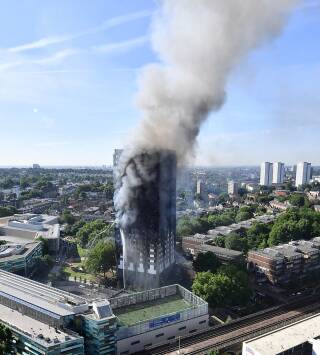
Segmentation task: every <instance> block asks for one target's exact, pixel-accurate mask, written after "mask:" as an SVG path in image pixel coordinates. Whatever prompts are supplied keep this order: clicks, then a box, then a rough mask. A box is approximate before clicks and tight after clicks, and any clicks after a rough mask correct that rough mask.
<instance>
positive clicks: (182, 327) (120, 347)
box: [110, 285, 209, 355]
mask: <svg viewBox="0 0 320 355" xmlns="http://www.w3.org/2000/svg"><path fill="white" fill-rule="evenodd" d="M110 305H111V308H112V310H113V312H114V314H115V315H116V317H117V319H118V324H119V328H118V330H117V333H116V337H117V353H118V354H119V355H126V354H133V353H135V352H140V351H144V350H147V349H151V348H154V347H157V346H159V345H160V344H168V343H170V342H172V341H174V340H175V339H176V338H177V337H179V336H187V335H192V334H193V335H194V334H196V333H197V332H200V331H202V330H204V329H206V328H207V327H208V320H209V318H208V304H207V302H205V301H203V300H202V299H201V298H200V297H198V296H196V295H194V294H193V293H192V292H190V291H188V290H186V289H185V288H183V287H181V286H179V285H170V286H166V287H161V288H158V289H153V290H148V291H143V292H138V293H134V294H130V295H128V296H121V297H118V298H111V299H110Z"/></svg>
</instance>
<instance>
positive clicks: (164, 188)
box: [119, 150, 177, 289]
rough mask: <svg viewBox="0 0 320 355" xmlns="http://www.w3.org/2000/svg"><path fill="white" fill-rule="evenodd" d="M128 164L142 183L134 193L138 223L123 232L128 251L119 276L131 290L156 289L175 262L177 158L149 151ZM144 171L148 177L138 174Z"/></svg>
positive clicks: (168, 152) (125, 253)
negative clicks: (164, 273) (161, 278)
mask: <svg viewBox="0 0 320 355" xmlns="http://www.w3.org/2000/svg"><path fill="white" fill-rule="evenodd" d="M129 165H130V168H131V169H136V173H137V176H139V178H140V179H142V180H143V183H142V185H140V186H137V187H136V188H135V191H134V195H135V198H134V200H133V201H132V204H133V206H132V207H133V209H134V210H135V212H136V219H135V222H134V223H133V224H131V225H130V226H129V227H127V228H124V229H123V230H122V233H123V235H124V238H125V248H124V250H125V252H124V253H123V250H122V253H121V254H122V255H120V263H119V269H122V270H121V271H120V272H119V276H120V277H124V278H125V285H126V287H128V288H130V287H131V288H134V289H148V288H154V287H157V286H158V285H159V281H160V276H161V275H163V272H164V271H166V270H168V268H169V267H170V266H171V265H172V264H173V263H174V261H175V239H176V165H177V163H176V156H175V154H174V153H173V152H171V151H167V150H162V151H156V152H151V153H149V152H147V153H143V154H139V155H137V156H135V157H134V158H132V159H131V161H130V162H129ZM141 168H142V169H143V170H144V172H146V173H147V175H144V174H142V175H139V174H140V173H141ZM150 177H152V178H151V179H150ZM123 268H124V272H123Z"/></svg>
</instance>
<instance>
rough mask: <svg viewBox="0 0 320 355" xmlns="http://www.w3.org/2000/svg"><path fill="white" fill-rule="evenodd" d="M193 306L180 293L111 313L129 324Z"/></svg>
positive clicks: (121, 321) (125, 323) (123, 322)
mask: <svg viewBox="0 0 320 355" xmlns="http://www.w3.org/2000/svg"><path fill="white" fill-rule="evenodd" d="M193 307H194V306H193V305H192V304H190V303H189V302H187V301H186V300H184V299H183V297H182V296H181V295H179V294H176V295H172V296H169V297H165V298H160V299H157V300H154V301H149V302H145V303H139V304H132V305H129V306H126V307H121V308H116V309H114V310H113V313H114V314H115V315H116V316H117V317H118V319H119V321H120V323H121V325H126V326H131V325H133V324H136V323H138V322H144V321H147V320H151V319H154V318H158V317H161V316H165V315H169V314H172V313H178V312H181V311H183V310H186V309H189V308H193Z"/></svg>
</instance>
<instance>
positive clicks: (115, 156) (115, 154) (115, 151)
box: [113, 149, 123, 168]
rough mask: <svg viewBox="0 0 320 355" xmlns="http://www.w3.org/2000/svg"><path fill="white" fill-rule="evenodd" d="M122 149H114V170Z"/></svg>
mask: <svg viewBox="0 0 320 355" xmlns="http://www.w3.org/2000/svg"><path fill="white" fill-rule="evenodd" d="M122 153H123V149H115V150H114V153H113V168H116V167H117V166H118V165H119V161H120V157H121V154H122Z"/></svg>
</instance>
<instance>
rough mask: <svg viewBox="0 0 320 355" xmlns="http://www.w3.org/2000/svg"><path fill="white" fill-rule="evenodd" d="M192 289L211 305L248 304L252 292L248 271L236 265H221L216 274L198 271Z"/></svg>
mask: <svg viewBox="0 0 320 355" xmlns="http://www.w3.org/2000/svg"><path fill="white" fill-rule="evenodd" d="M192 291H193V292H194V293H195V294H196V295H198V296H199V297H201V298H203V299H204V300H206V301H207V302H208V303H209V305H210V306H211V307H223V306H234V305H243V304H246V303H247V302H248V299H249V296H250V293H251V291H250V286H249V278H248V275H247V273H246V272H245V271H244V270H242V269H241V268H239V267H237V266H234V265H228V266H221V267H220V268H219V269H218V271H217V273H215V274H212V273H211V272H199V273H197V275H196V277H195V279H194V282H193V285H192Z"/></svg>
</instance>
